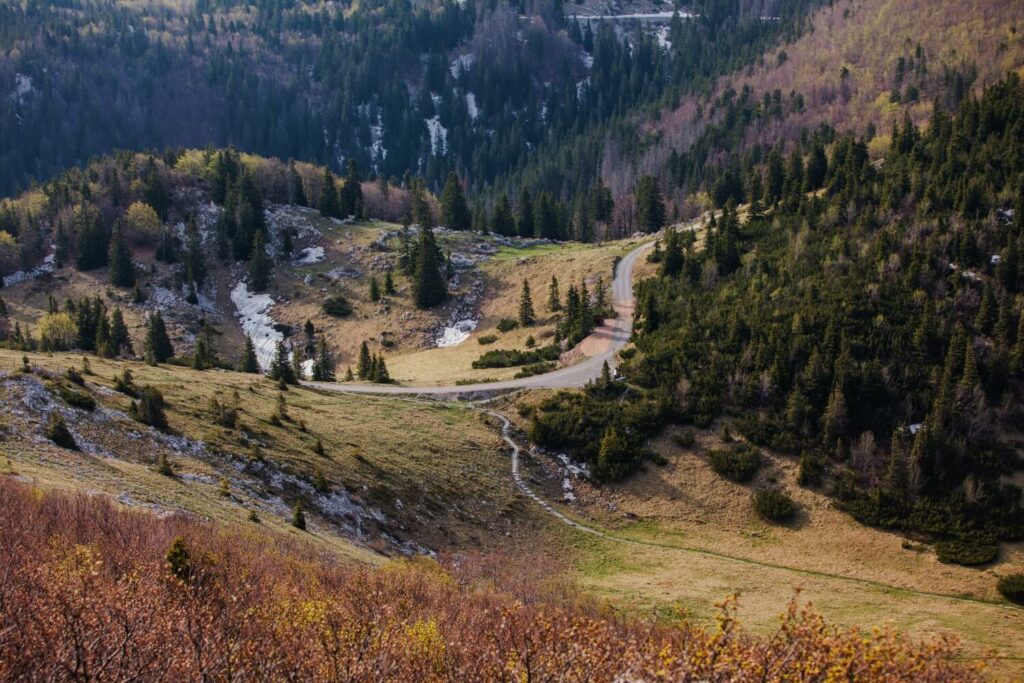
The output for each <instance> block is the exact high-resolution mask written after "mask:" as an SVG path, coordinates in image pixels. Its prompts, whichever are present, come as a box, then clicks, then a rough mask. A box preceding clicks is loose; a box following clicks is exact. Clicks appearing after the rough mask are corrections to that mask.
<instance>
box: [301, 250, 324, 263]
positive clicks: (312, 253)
mask: <svg viewBox="0 0 1024 683" xmlns="http://www.w3.org/2000/svg"><path fill="white" fill-rule="evenodd" d="M325 258H326V256H325V255H324V248H323V247H306V248H305V249H303V250H302V254H300V255H299V258H298V259H296V263H305V264H310V263H320V262H321V261H323V260H324V259H325Z"/></svg>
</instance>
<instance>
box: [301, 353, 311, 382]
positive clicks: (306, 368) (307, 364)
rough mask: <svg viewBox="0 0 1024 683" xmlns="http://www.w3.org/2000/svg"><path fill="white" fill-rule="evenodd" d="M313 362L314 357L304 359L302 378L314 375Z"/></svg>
mask: <svg viewBox="0 0 1024 683" xmlns="http://www.w3.org/2000/svg"><path fill="white" fill-rule="evenodd" d="M313 363H314V361H313V359H312V358H310V359H309V360H304V361H302V378H303V379H305V378H307V377H312V376H313Z"/></svg>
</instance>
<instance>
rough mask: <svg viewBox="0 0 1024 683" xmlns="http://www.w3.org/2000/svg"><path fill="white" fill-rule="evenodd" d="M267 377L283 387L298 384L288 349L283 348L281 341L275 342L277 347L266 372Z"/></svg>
mask: <svg viewBox="0 0 1024 683" xmlns="http://www.w3.org/2000/svg"><path fill="white" fill-rule="evenodd" d="M267 377H269V378H270V379H273V380H277V381H278V382H279V383H282V384H285V385H288V384H298V380H297V379H296V377H295V371H294V370H293V369H292V363H291V358H290V356H289V353H288V347H287V346H285V344H284V341H283V340H282V341H278V342H277V347H276V349H275V351H274V360H273V361H271V363H270V369H269V370H268V371H267Z"/></svg>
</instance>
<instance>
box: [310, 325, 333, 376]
mask: <svg viewBox="0 0 1024 683" xmlns="http://www.w3.org/2000/svg"><path fill="white" fill-rule="evenodd" d="M313 379H314V380H316V381H318V382H333V381H334V380H335V379H336V376H335V373H334V356H333V354H331V350H330V349H329V348H328V347H327V340H326V339H324V336H323V335H320V340H319V342H318V344H317V352H316V360H315V361H314V363H313Z"/></svg>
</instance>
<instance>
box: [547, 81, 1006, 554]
mask: <svg viewBox="0 0 1024 683" xmlns="http://www.w3.org/2000/svg"><path fill="white" fill-rule="evenodd" d="M1022 131H1024V84H1022V83H1021V81H1020V79H1019V78H1018V77H1016V76H1010V77H1008V78H1007V79H1006V80H1004V81H1003V82H1001V83H998V84H995V85H993V86H992V87H990V88H988V89H986V90H985V92H984V94H983V95H981V96H980V97H978V98H976V99H975V98H971V99H968V100H967V101H965V102H964V104H963V105H962V106H961V107H960V109H959V110H958V111H956V112H947V111H944V110H943V109H942V108H941V107H937V108H936V110H935V114H934V116H933V118H932V121H931V122H930V125H929V126H928V127H927V129H926V130H924V131H922V130H919V129H918V128H917V127H916V126H915V125H914V124H913V122H911V121H910V119H909V118H905V119H903V121H901V122H897V124H896V126H895V129H894V131H893V136H892V145H891V148H890V149H889V150H888V153H887V156H886V158H885V162H884V164H873V163H871V162H870V160H869V158H868V154H867V150H866V148H865V142H864V140H863V139H861V138H858V137H857V136H854V135H852V134H848V135H843V136H840V137H839V138H838V139H837V140H836V143H835V146H834V152H833V154H832V156H831V158H830V159H828V160H827V161H825V160H822V159H821V158H820V157H819V156H818V155H817V154H816V152H815V149H816V147H817V144H818V143H817V142H816V141H811V142H809V144H808V147H807V149H805V150H797V151H796V152H794V154H793V156H792V158H791V160H790V162H789V163H787V164H786V165H785V166H784V168H783V169H782V172H781V173H780V176H779V178H778V179H777V180H772V175H773V173H775V171H774V170H773V167H772V164H771V163H767V164H765V165H763V166H762V167H761V168H759V169H758V173H759V175H760V177H761V178H762V186H763V187H764V188H765V189H764V192H763V194H762V196H761V197H760V198H758V197H755V198H754V201H753V202H752V203H751V204H750V206H749V211H748V212H747V213H746V214H745V215H744V216H742V217H741V216H740V215H738V213H737V211H736V210H735V207H734V205H733V204H732V203H726V206H725V208H724V210H723V211H722V212H721V214H720V215H718V217H717V218H715V219H714V220H713V221H712V223H711V225H710V226H709V227H708V229H707V232H706V236H705V237H704V239H703V240H702V244H700V245H695V244H694V242H693V241H692V240H691V239H687V237H689V236H683V235H676V234H674V233H671V232H670V233H669V234H668V236H667V238H666V240H665V241H666V246H665V248H664V250H663V253H662V255H661V263H660V265H659V270H660V273H659V276H658V277H656V278H654V279H650V280H647V281H645V282H643V283H642V284H641V285H640V288H639V294H638V297H639V303H638V306H637V310H638V311H639V312H640V315H639V319H638V320H637V322H636V323H635V331H634V334H635V338H636V351H635V354H634V355H632V357H631V358H629V360H627V361H626V362H625V364H624V371H625V373H626V375H627V376H628V378H629V380H630V382H631V384H633V385H635V386H636V387H638V388H641V391H639V392H635V393H630V394H629V395H627V396H621V395H620V394H621V390H620V389H615V388H614V387H609V386H602V385H601V384H596V385H593V386H591V387H589V388H588V389H587V390H586V391H585V392H583V393H582V394H569V393H564V394H561V395H559V396H557V397H554V398H551V399H548V400H547V401H545V402H544V403H542V404H541V405H540V406H539V409H538V410H537V411H535V413H534V415H533V423H532V436H533V437H534V438H536V439H537V440H538V441H540V442H541V443H546V444H550V445H559V446H565V447H570V448H573V449H574V450H575V451H576V452H577V454H578V455H580V456H581V457H583V458H584V459H586V460H587V461H588V462H590V463H591V465H592V466H593V467H594V468H595V472H596V473H597V474H598V476H601V477H604V478H608V479H614V478H618V477H620V476H622V475H623V474H626V473H628V472H630V471H632V470H633V469H635V468H636V467H637V466H638V465H639V464H640V462H641V461H642V459H643V457H644V452H643V448H642V444H643V441H644V435H645V434H649V433H650V432H651V430H652V429H655V428H656V427H657V425H659V424H663V423H665V422H681V423H686V424H694V425H698V426H700V427H706V426H708V425H710V424H711V423H712V422H713V421H714V420H715V419H716V418H719V417H722V416H729V417H730V418H733V419H734V422H735V423H736V424H737V425H738V426H739V428H740V430H741V431H742V433H743V434H744V436H746V437H747V438H748V439H749V440H750V441H751V442H753V443H756V444H759V445H762V446H764V447H769V448H772V449H776V450H778V451H781V452H784V453H788V454H790V455H792V456H793V457H794V458H799V461H800V476H801V480H802V481H803V482H804V483H805V484H806V485H807V486H815V487H818V486H820V487H826V488H827V490H829V491H830V492H831V493H832V494H833V495H834V496H835V497H836V498H837V500H838V501H839V502H840V504H841V505H842V506H843V508H844V509H846V510H848V511H849V512H850V513H851V514H853V515H854V516H855V517H856V518H857V519H859V520H861V521H862V522H864V523H867V524H871V525H875V526H881V527H885V528H894V529H901V530H903V531H908V532H920V533H924V534H929V535H935V536H938V537H941V538H945V539H947V540H948V542H949V544H950V545H949V552H950V554H951V556H956V557H959V558H961V559H963V560H964V562H965V563H981V562H985V561H988V560H990V559H991V558H992V557H993V556H994V555H995V552H996V545H995V544H996V541H997V540H1017V539H1020V538H1021V537H1022V536H1024V508H1022V507H1021V490H1020V488H1019V487H1018V486H1016V485H1014V484H1011V483H1009V482H1008V478H1009V477H1010V476H1012V475H1013V473H1014V472H1015V471H1016V470H1017V469H1018V468H1019V467H1020V461H1019V459H1018V456H1017V453H1016V451H1015V447H1016V445H1017V444H1019V443H1020V438H1021V425H1022V424H1024V414H1022V412H1021V391H1022V384H1021V380H1022V379H1024V312H1022V310H1021V306H1020V301H1021V292H1022V285H1024V278H1022V276H1024V270H1022V269H1024V261H1022V257H1021V249H1020V243H1021V239H1022V237H1024V137H1022V135H1021V133H1022ZM811 168H813V172H811V171H810V170H809V169H811ZM776 185H777V186H778V187H779V188H781V189H780V191H778V192H776V191H775V190H773V189H771V188H772V187H774V186H776ZM606 425H607V426H606ZM967 539H970V540H967ZM964 545H967V546H970V547H964Z"/></svg>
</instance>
